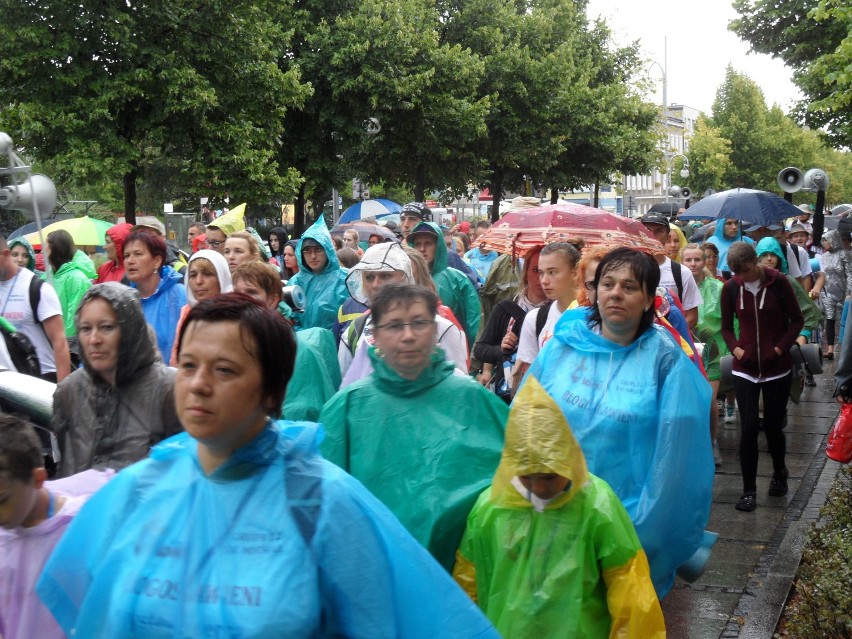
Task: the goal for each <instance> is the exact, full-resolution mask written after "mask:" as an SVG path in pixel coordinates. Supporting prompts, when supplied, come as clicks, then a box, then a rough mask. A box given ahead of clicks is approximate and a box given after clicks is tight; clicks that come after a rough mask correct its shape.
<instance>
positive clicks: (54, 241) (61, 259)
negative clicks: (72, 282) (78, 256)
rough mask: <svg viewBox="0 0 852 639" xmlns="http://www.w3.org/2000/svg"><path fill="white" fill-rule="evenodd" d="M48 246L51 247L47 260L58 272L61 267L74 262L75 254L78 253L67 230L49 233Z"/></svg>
mask: <svg viewBox="0 0 852 639" xmlns="http://www.w3.org/2000/svg"><path fill="white" fill-rule="evenodd" d="M47 245H48V246H49V247H50V252H49V255H48V258H47V259H48V261H49V262H50V265H51V266H52V267H53V270H54V271H58V270H59V267H61V266H62V265H63V264H67V263H68V262H70V261H71V260H73V259H74V253H76V252H77V246H76V245H75V244H74V238H73V237H71V234H70V233H69V232H68V231H66V230H65V229H59V230H58V231H53V232H51V233H49V234H48V236H47Z"/></svg>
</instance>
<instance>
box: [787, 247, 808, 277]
mask: <svg viewBox="0 0 852 639" xmlns="http://www.w3.org/2000/svg"><path fill="white" fill-rule="evenodd" d="M798 249H799V252H798V259H796V256H797V254H796V252H795V249H794V248H793V247H792V246H791V245H790V243H789V242H787V270H788V271H789V272H790V275H791V276H793V277H794V278H796V279H799V278H800V277H805V276H806V275H810V274H811V273H812V272H813V269H812V268H811V258H810V256H808V252H807V251H806V250H805V249H803V248H802V247H801V246H800V247H798Z"/></svg>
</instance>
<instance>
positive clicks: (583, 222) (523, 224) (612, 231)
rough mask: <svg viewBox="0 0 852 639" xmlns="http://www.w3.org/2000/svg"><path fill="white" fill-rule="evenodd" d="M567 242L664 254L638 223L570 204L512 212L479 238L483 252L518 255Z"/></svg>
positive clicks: (660, 246)
mask: <svg viewBox="0 0 852 639" xmlns="http://www.w3.org/2000/svg"><path fill="white" fill-rule="evenodd" d="M570 240H583V242H584V243H585V246H600V245H603V246H611V247H612V248H617V247H620V246H626V247H629V248H634V249H637V250H640V251H645V252H647V253H663V252H664V249H663V246H662V244H660V243H659V242H658V241H657V240H655V239H654V236H653V235H651V233H650V231H648V230H647V229H646V228H645V226H644V225H643V224H642V223H641V222H640V221H639V220H634V219H631V218H629V217H622V216H621V215H615V214H613V213H610V212H608V211H604V210H603V209H596V208H593V207H591V206H585V205H583V204H571V203H567V204H553V205H550V206H537V207H533V208H530V209H524V210H523V211H512V212H510V213H507V214H506V215H504V216H503V217H502V218H500V220H499V221H498V222H496V223H495V224H494V226H492V227H491V230H490V231H488V233H486V234H485V235H483V236H482V237H481V238H480V242H481V243H483V244H485V248H487V249H491V250H494V251H497V252H498V253H508V254H510V255H520V256H522V255H524V254H525V253H526V252H527V251H529V250H530V249H532V248H536V247H538V246H544V245H545V244H552V243H553V242H567V241H570Z"/></svg>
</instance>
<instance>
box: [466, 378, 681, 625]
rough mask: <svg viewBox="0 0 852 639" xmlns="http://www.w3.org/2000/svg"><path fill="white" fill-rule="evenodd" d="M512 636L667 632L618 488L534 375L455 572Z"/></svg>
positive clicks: (516, 408) (512, 414) (515, 409)
mask: <svg viewBox="0 0 852 639" xmlns="http://www.w3.org/2000/svg"><path fill="white" fill-rule="evenodd" d="M453 576H454V577H455V579H456V581H457V582H458V583H459V584H460V585H461V586H462V588H464V589H465V591H467V593H468V594H469V595H470V596H471V598H473V599H474V601H476V602H477V603H478V604H479V606H480V608H482V610H483V612H485V614H486V615H487V616H488V618H489V619H490V620H491V622H492V623H493V624H494V625H495V627H496V628H497V630H499V631H500V633H501V634H502V635H503V637H505V639H520V638H526V637H530V638H534V639H540V638H541V637H548V638H553V639H556V638H560V637H565V638H568V637H580V636H582V637H617V636H618V637H645V638H656V637H665V623H664V621H663V614H662V611H661V610H660V603H659V600H658V599H657V595H656V592H655V591H654V586H653V584H652V582H651V575H650V570H649V567H648V559H647V558H646V557H645V553H644V551H643V550H642V549H641V547H640V545H639V539H638V537H637V536H636V531H635V529H634V528H633V524H632V523H631V521H630V518H629V517H628V515H627V512H626V511H625V510H624V507H623V506H622V505H621V502H620V501H619V500H618V497H616V495H615V493H614V492H613V491H612V489H611V488H610V487H609V485H608V484H607V483H606V482H604V481H603V480H601V479H599V478H597V477H595V476H594V475H591V474H589V472H588V470H587V469H586V461H585V458H584V457H583V452H582V451H581V450H580V447H579V445H578V444H577V442H576V440H575V439H574V435H573V434H572V433H571V429H570V427H569V426H568V423H567V421H566V420H565V417H564V416H563V414H562V412H561V411H560V409H559V406H558V405H557V404H556V402H554V401H553V399H552V398H551V397H550V396H549V395H548V394H547V392H546V391H545V390H544V389H543V388H542V386H541V384H539V382H538V380H537V379H535V378H534V377H530V378H529V379H527V381H526V383H525V384H524V386H523V387H522V388H521V390H520V392H519V393H518V396H517V397H516V398H515V402H514V404H513V405H512V410H511V412H510V414H509V421H508V424H507V426H506V443H505V446H504V448H503V456H502V459H501V461H500V466H499V467H498V469H497V473H496V475H495V476H494V482H493V484H492V486H491V487H490V488H489V489H488V490H486V491H485V492H484V493H482V495H480V497H479V500H478V501H477V502H476V505H475V506H474V508H473V510H472V511H471V513H470V516H469V517H468V524H467V531H466V532H465V535H464V538H463V540H462V543H461V547H460V548H459V551H458V553H457V557H456V566H455V569H454V570H453Z"/></svg>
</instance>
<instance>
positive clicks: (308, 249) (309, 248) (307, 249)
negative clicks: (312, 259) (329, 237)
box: [302, 246, 325, 255]
mask: <svg viewBox="0 0 852 639" xmlns="http://www.w3.org/2000/svg"><path fill="white" fill-rule="evenodd" d="M324 252H325V249H324V248H323V247H321V246H306V247H304V248H303V249H302V255H304V254H305V253H308V254H310V255H314V254H316V253H324Z"/></svg>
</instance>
